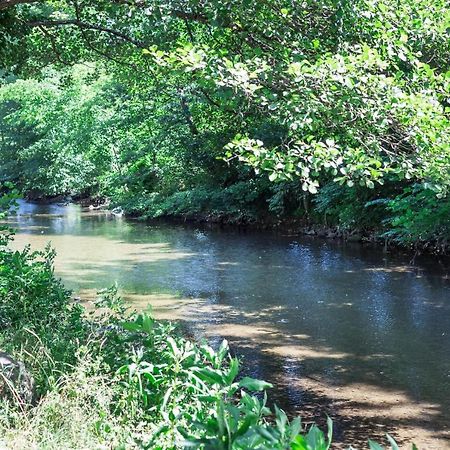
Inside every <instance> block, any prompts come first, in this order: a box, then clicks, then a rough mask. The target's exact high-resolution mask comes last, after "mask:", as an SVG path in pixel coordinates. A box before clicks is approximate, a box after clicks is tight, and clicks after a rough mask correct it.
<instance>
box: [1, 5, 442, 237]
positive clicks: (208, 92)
mask: <svg viewBox="0 0 450 450" xmlns="http://www.w3.org/2000/svg"><path fill="white" fill-rule="evenodd" d="M0 27H1V28H0V30H1V32H0V33H1V34H0V58H1V66H2V78H3V87H2V88H1V90H0V101H1V103H0V115H1V116H2V118H3V120H2V125H1V133H2V143H3V145H2V147H1V152H2V160H3V161H4V162H3V163H2V166H1V176H2V177H3V178H14V179H17V180H19V179H20V183H21V184H22V185H23V186H25V188H26V190H28V191H32V190H37V191H41V192H42V193H44V194H47V195H48V194H56V193H58V192H81V191H86V190H89V189H91V190H92V189H94V190H97V191H98V190H100V191H103V193H106V194H107V195H109V196H111V197H114V198H116V199H117V201H118V202H120V203H122V204H128V206H129V208H130V209H131V210H135V211H138V212H144V213H146V214H148V215H158V214H165V213H168V212H169V213H170V212H172V211H178V212H184V211H188V210H189V208H191V209H192V204H195V205H196V206H195V208H197V209H210V210H211V209H212V210H226V211H225V212H232V213H233V214H237V213H242V211H243V210H245V211H246V214H250V215H252V214H253V215H254V214H257V213H258V211H259V212H261V211H262V210H264V209H267V207H268V208H269V209H270V210H271V211H272V212H275V213H278V214H297V215H305V214H306V215H308V216H310V215H311V214H312V215H314V214H315V215H316V216H320V215H322V214H323V213H325V214H326V215H328V218H329V219H330V220H332V221H334V222H335V223H339V224H341V225H343V226H352V225H353V226H354V225H355V224H358V223H359V224H362V225H363V226H366V225H367V226H377V227H381V228H383V227H384V229H385V231H387V232H388V233H391V232H392V233H394V235H395V236H397V237H401V239H405V240H418V239H419V240H420V239H430V238H433V239H434V238H438V239H441V240H444V241H445V240H446V239H447V238H448V237H449V223H448V212H449V211H450V206H449V200H448V190H449V184H450V149H449V145H450V144H449V142H450V126H449V113H450V68H449V65H448V61H449V60H450V10H449V8H448V4H447V2H446V1H445V0H436V1H434V2H433V3H432V4H430V3H429V2H426V1H424V0H405V1H402V2H398V1H394V0H382V1H375V0H320V1H317V0H314V1H313V0H306V1H291V0H289V1H288V0H258V1H246V0H239V1H238V0H203V1H202V0H164V1H160V0H158V1H152V0H115V1H112V2H104V1H56V0H53V1H24V0H4V1H0ZM17 161H19V162H20V164H17ZM11 181H14V180H11ZM244 193H245V195H243V194H244ZM305 199H307V201H305ZM311 199H312V200H311ZM311 201H312V203H313V211H311V208H310V207H308V203H310V202H311ZM189 204H191V206H190V207H189ZM230 205H231V206H230ZM195 208H194V209H195ZM227 208H228V209H227ZM430 215H432V216H433V217H432V219H431V218H430Z"/></svg>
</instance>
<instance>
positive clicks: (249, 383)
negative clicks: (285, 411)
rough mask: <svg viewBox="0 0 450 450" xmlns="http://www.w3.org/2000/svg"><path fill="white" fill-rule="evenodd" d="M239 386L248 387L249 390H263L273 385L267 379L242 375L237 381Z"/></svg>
mask: <svg viewBox="0 0 450 450" xmlns="http://www.w3.org/2000/svg"><path fill="white" fill-rule="evenodd" d="M239 387H241V388H245V389H248V390H249V391H264V390H265V389H269V388H272V387H273V385H272V384H271V383H268V382H267V381H263V380H257V379H255V378H250V377H244V378H242V380H240V381H239Z"/></svg>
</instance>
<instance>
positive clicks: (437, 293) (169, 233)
mask: <svg viewBox="0 0 450 450" xmlns="http://www.w3.org/2000/svg"><path fill="white" fill-rule="evenodd" d="M11 222H12V223H13V224H14V225H15V226H17V227H18V229H19V232H18V235H17V237H16V243H15V244H14V245H15V246H18V247H21V246H23V245H24V244H28V243H30V244H31V245H32V246H33V247H38V248H39V247H43V246H44V245H45V243H47V242H48V241H51V242H52V245H53V246H54V247H55V248H56V250H57V255H58V256H57V261H56V270H57V273H58V274H59V275H60V276H61V277H62V278H63V280H64V281H65V283H66V285H67V286H68V287H70V288H71V289H73V290H74V291H75V292H76V293H77V294H76V295H80V296H81V297H82V298H83V299H86V298H92V297H93V295H94V293H95V290H97V289H99V288H102V287H105V286H108V285H111V284H112V283H114V282H115V281H117V282H118V284H119V287H120V289H121V292H122V293H123V295H124V297H126V298H127V299H128V300H129V301H130V302H131V303H134V304H135V305H136V306H137V307H139V308H142V307H145V306H146V305H148V304H152V305H153V308H154V310H155V313H156V314H157V315H158V316H159V317H162V318H169V319H175V320H182V321H183V322H184V323H185V325H186V327H188V329H189V331H190V332H191V333H192V334H193V335H195V336H196V337H197V338H199V339H200V338H203V337H205V338H207V339H208V340H209V341H211V342H212V343H213V344H214V345H217V344H218V342H219V341H220V340H221V339H222V338H224V337H226V338H227V339H229V340H230V341H231V343H232V349H233V352H235V353H237V354H239V355H243V358H244V360H245V363H244V364H245V366H246V370H247V372H248V373H250V374H251V375H253V376H255V377H258V378H263V379H266V380H269V381H273V382H275V383H277V386H279V387H278V388H277V389H278V390H277V391H276V392H274V393H273V394H272V395H273V396H274V397H275V398H276V400H277V402H278V403H279V404H281V405H282V406H283V407H284V408H286V409H287V410H288V411H290V412H291V413H295V412H301V413H302V414H303V415H305V416H306V417H307V418H309V419H316V420H319V422H320V420H321V418H323V417H324V416H325V414H329V415H331V416H332V417H333V418H334V419H335V421H336V429H337V439H338V440H345V441H346V442H347V444H349V443H351V442H354V443H358V442H361V441H362V440H365V439H366V436H367V432H369V433H370V434H371V435H373V434H380V433H381V434H383V433H384V432H385V431H389V432H391V433H393V434H394V435H396V436H397V437H398V438H399V439H405V440H407V441H408V440H410V439H412V438H414V440H415V441H416V443H419V444H421V445H422V448H450V443H449V441H448V440H447V439H448V438H449V435H448V429H447V424H449V418H450V410H449V408H450V275H449V271H448V270H447V269H446V268H445V267H444V265H445V263H444V262H439V261H438V258H435V259H433V260H430V261H428V260H423V261H419V265H416V266H414V267H411V266H410V259H411V257H410V256H409V257H408V256H407V255H402V254H400V253H399V252H398V251H394V252H392V253H383V252H382V251H381V250H380V249H374V248H372V247H364V246H362V245H359V244H343V243H340V242H328V241H324V240H314V239H308V238H299V237H288V236H280V235H276V234H270V233H256V232H252V233H250V232H248V233H243V232H239V231H229V230H227V231H220V230H212V229H202V228H199V227H184V226H180V225H171V224H156V225H149V224H143V223H138V222H133V221H126V220H124V219H120V218H115V217H113V216H111V215H109V214H107V213H104V212H98V211H95V212H91V211H89V210H86V209H84V210H83V209H81V208H80V207H79V206H76V205H69V206H64V207H62V206H57V205H34V204H29V203H21V206H20V211H19V214H18V216H17V217H15V218H12V219H11Z"/></svg>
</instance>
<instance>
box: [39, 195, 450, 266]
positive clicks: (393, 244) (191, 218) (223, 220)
mask: <svg viewBox="0 0 450 450" xmlns="http://www.w3.org/2000/svg"><path fill="white" fill-rule="evenodd" d="M30 200H31V201H33V202H36V203H40V204H52V203H55V204H61V205H64V204H68V203H75V204H79V205H81V206H83V207H89V208H90V209H91V210H108V209H114V208H116V209H118V210H120V211H121V214H122V213H123V214H124V215H126V216H127V217H128V218H131V219H134V220H142V221H149V222H151V221H169V222H174V223H193V224H203V225H207V226H217V227H230V228H238V229H248V230H260V231H267V230H270V231H275V232H279V233H283V234H288V235H291V236H301V235H305V236H310V237H317V238H320V239H326V240H338V241H344V242H360V243H363V244H370V245H375V246H378V247H379V248H383V249H384V250H385V251H387V250H388V249H391V250H395V249H398V250H400V251H405V252H408V253H409V254H410V255H411V258H412V260H414V259H415V258H416V257H418V256H420V255H422V254H425V255H436V256H445V257H446V256H450V242H448V241H447V240H446V239H439V240H436V239H425V240H415V241H408V242H406V241H404V240H401V239H398V237H396V236H395V234H393V233H392V232H391V231H389V229H379V228H376V227H367V226H366V227H358V226H339V225H328V224H326V223H325V224H324V223H323V220H321V221H319V220H314V217H313V216H307V217H286V216H282V215H281V216H279V215H275V214H270V213H269V211H265V212H259V213H255V211H253V212H252V213H251V214H250V213H247V212H246V211H245V210H242V211H239V212H238V213H233V214H230V213H226V212H220V211H215V212H208V211H206V212H195V213H193V212H167V211H166V212H163V211H159V212H154V213H152V214H149V212H148V211H145V210H143V211H140V210H136V209H134V208H133V207H131V209H130V207H129V206H127V205H122V204H120V202H114V201H112V200H111V199H109V198H106V197H103V196H95V197H92V196H90V195H84V194H83V195H78V196H70V195H59V196H54V197H45V196H44V197H39V198H35V199H30ZM193 209H195V208H193Z"/></svg>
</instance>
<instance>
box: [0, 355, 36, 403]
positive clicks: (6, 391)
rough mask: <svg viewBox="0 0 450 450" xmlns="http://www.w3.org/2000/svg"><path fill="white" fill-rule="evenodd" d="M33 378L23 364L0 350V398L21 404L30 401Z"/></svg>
mask: <svg viewBox="0 0 450 450" xmlns="http://www.w3.org/2000/svg"><path fill="white" fill-rule="evenodd" d="M33 397H34V380H33V377H32V376H31V375H30V373H29V372H28V371H27V370H26V368H25V365H24V364H23V363H22V362H20V361H16V360H15V359H14V358H12V357H11V356H10V355H8V354H7V353H4V352H0V398H9V399H10V400H12V401H13V402H19V403H20V404H21V405H22V406H23V405H29V404H31V403H32V401H33Z"/></svg>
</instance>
